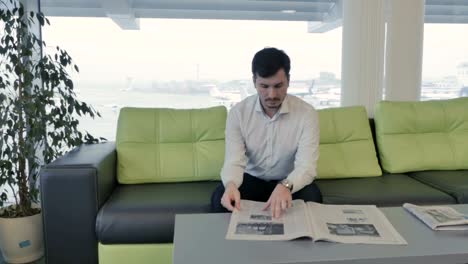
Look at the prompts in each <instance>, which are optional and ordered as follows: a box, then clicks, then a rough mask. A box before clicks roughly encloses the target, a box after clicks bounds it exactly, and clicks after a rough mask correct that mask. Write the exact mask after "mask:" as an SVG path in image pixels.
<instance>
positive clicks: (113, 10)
mask: <svg viewBox="0 0 468 264" xmlns="http://www.w3.org/2000/svg"><path fill="white" fill-rule="evenodd" d="M130 1H131V0H99V3H101V6H102V8H103V9H104V12H105V13H106V15H107V16H108V17H109V18H110V19H112V21H114V22H115V23H116V24H117V25H119V27H120V28H122V29H125V30H139V29H140V21H139V20H138V19H136V18H135V14H134V12H133V9H132V6H131V3H130Z"/></svg>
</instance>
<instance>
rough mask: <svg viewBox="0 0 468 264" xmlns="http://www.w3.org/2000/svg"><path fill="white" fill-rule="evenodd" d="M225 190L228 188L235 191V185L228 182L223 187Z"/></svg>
mask: <svg viewBox="0 0 468 264" xmlns="http://www.w3.org/2000/svg"><path fill="white" fill-rule="evenodd" d="M224 188H225V189H229V188H236V189H237V185H236V184H235V183H234V182H233V181H230V182H228V183H226V186H224Z"/></svg>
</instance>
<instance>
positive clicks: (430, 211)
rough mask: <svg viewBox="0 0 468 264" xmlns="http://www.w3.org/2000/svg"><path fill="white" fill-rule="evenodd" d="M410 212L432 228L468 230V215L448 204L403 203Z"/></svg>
mask: <svg viewBox="0 0 468 264" xmlns="http://www.w3.org/2000/svg"><path fill="white" fill-rule="evenodd" d="M403 208H405V209H406V210H407V211H408V212H410V213H411V214H412V215H414V216H415V217H416V218H418V219H419V220H421V221H422V222H423V223H424V224H426V225H427V226H428V227H430V228H431V229H432V230H468V216H467V215H464V214H461V213H459V212H458V211H457V210H455V209H453V208H451V207H448V206H418V205H414V204H410V203H405V204H403Z"/></svg>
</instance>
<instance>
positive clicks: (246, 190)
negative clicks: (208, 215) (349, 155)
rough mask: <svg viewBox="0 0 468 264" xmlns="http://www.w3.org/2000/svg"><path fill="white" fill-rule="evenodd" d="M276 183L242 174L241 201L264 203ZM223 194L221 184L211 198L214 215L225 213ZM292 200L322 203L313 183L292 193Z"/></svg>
mask: <svg viewBox="0 0 468 264" xmlns="http://www.w3.org/2000/svg"><path fill="white" fill-rule="evenodd" d="M277 184H278V181H264V180H262V179H259V178H257V177H254V176H252V175H249V174H247V173H244V180H243V181H242V185H241V186H240V188H239V192H240V196H241V199H243V200H252V201H258V202H266V201H268V199H269V198H270V195H271V193H272V192H273V190H274V189H275V187H276V185H277ZM223 194H224V185H223V184H222V183H221V184H220V185H219V186H218V187H217V188H216V189H215V191H214V192H213V195H212V196H211V209H212V210H213V212H216V213H223V212H227V210H226V208H224V206H222V205H221V197H223ZM292 199H293V200H296V199H301V200H304V201H305V202H318V203H321V202H322V195H321V193H320V190H319V188H318V187H317V185H316V184H315V183H311V184H309V185H307V186H305V187H304V188H302V189H301V190H299V191H297V192H295V193H293V195H292Z"/></svg>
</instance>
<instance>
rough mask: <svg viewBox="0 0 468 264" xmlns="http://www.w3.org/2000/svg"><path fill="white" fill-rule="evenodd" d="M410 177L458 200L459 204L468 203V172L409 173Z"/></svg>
mask: <svg viewBox="0 0 468 264" xmlns="http://www.w3.org/2000/svg"><path fill="white" fill-rule="evenodd" d="M409 175H410V176H411V177H413V178H414V179H416V180H418V181H420V182H423V183H425V184H427V185H430V186H432V187H434V188H436V189H439V190H441V191H443V192H445V193H448V194H450V195H451V196H453V197H455V199H457V202H458V203H468V170H455V171H419V172H412V173H409Z"/></svg>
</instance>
